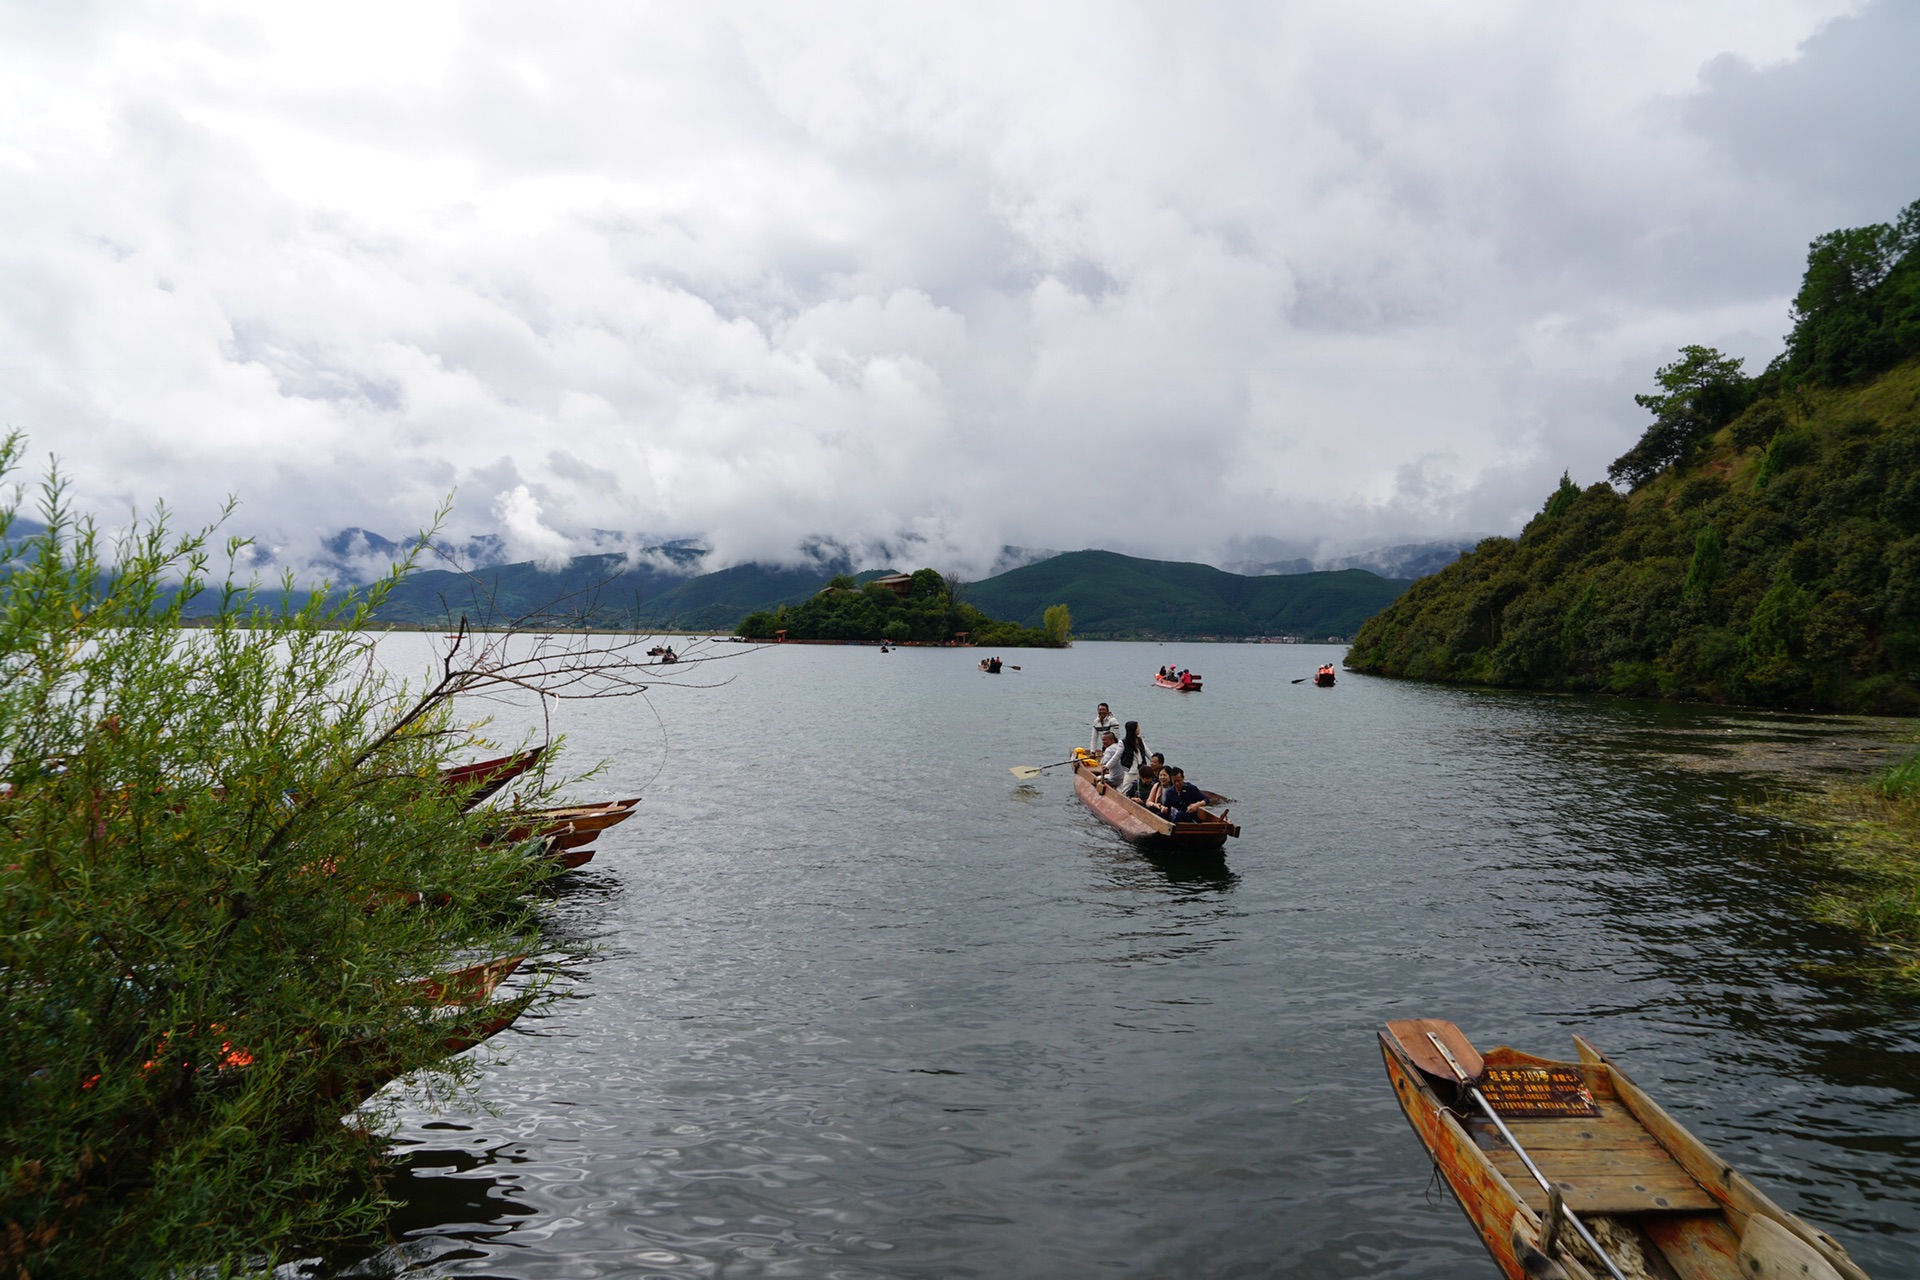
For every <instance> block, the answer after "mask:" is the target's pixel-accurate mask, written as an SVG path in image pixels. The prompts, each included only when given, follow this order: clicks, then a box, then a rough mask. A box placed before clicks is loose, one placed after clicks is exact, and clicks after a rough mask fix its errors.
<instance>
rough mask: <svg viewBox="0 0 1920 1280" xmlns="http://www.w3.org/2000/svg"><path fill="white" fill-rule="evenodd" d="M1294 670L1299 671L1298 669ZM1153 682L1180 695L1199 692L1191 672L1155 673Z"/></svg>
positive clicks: (1198, 685) (1197, 677)
mask: <svg viewBox="0 0 1920 1280" xmlns="http://www.w3.org/2000/svg"><path fill="white" fill-rule="evenodd" d="M1294 669H1295V670H1296V671H1297V670H1299V668H1298V667H1296V668H1294ZM1153 682H1154V683H1155V684H1157V685H1159V686H1160V687H1161V688H1162V689H1178V690H1180V692H1182V693H1198V692H1200V677H1199V676H1197V675H1195V674H1193V672H1191V671H1180V672H1176V673H1175V674H1173V675H1171V676H1169V675H1166V674H1165V673H1157V674H1155V676H1154V677H1153Z"/></svg>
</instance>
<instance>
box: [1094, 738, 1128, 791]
mask: <svg viewBox="0 0 1920 1280" xmlns="http://www.w3.org/2000/svg"><path fill="white" fill-rule="evenodd" d="M1125 754H1126V748H1124V747H1122V746H1121V745H1120V739H1118V738H1116V737H1115V736H1114V735H1113V730H1111V729H1109V730H1107V731H1106V732H1105V733H1104V734H1102V735H1101V736H1100V765H1099V769H1100V776H1101V777H1103V778H1105V779H1106V782H1107V785H1108V786H1110V787H1117V786H1119V785H1120V784H1121V783H1123V782H1125V781H1126V780H1127V766H1125V765H1123V764H1121V763H1120V757H1121V756H1123V755H1125Z"/></svg>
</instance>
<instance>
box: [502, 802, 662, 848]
mask: <svg viewBox="0 0 1920 1280" xmlns="http://www.w3.org/2000/svg"><path fill="white" fill-rule="evenodd" d="M639 803H640V797H639V796H630V797H628V798H627V799H625V800H606V801H602V802H600V803H598V804H574V805H563V806H561V807H559V808H554V809H527V810H519V811H515V812H511V813H505V814H502V815H501V816H502V817H503V818H505V819H506V821H505V823H504V824H503V825H502V826H500V827H497V828H495V829H494V830H493V831H491V832H489V833H488V835H487V842H488V843H490V844H491V843H500V842H504V843H507V844H517V843H519V842H520V841H522V840H532V839H534V838H536V837H539V836H570V835H576V834H577V835H587V836H592V835H597V834H599V833H600V832H602V831H605V830H606V829H607V828H608V827H612V826H617V825H619V824H620V823H622V822H625V821H626V820H627V819H628V818H630V817H632V816H633V807H634V806H635V805H637V804H639ZM574 843H576V844H577V843H581V842H580V841H577V840H576V841H574Z"/></svg>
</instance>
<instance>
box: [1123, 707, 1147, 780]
mask: <svg viewBox="0 0 1920 1280" xmlns="http://www.w3.org/2000/svg"><path fill="white" fill-rule="evenodd" d="M1146 767H1147V744H1146V742H1145V741H1144V740H1143V739H1142V738H1141V737H1140V722H1139V721H1138V720H1129V721H1127V730H1126V732H1125V733H1123V734H1121V735H1120V769H1121V771H1122V775H1123V777H1122V781H1121V788H1122V789H1123V790H1124V791H1125V792H1126V793H1127V794H1128V795H1129V796H1132V797H1134V798H1136V799H1137V798H1138V797H1139V795H1140V772H1141V770H1143V769H1145V768H1146Z"/></svg>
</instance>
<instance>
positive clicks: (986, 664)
mask: <svg viewBox="0 0 1920 1280" xmlns="http://www.w3.org/2000/svg"><path fill="white" fill-rule="evenodd" d="M980 669H981V670H982V671H985V672H987V673H989V674H990V675H996V676H997V675H999V674H1000V659H998V658H982V659H980Z"/></svg>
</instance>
